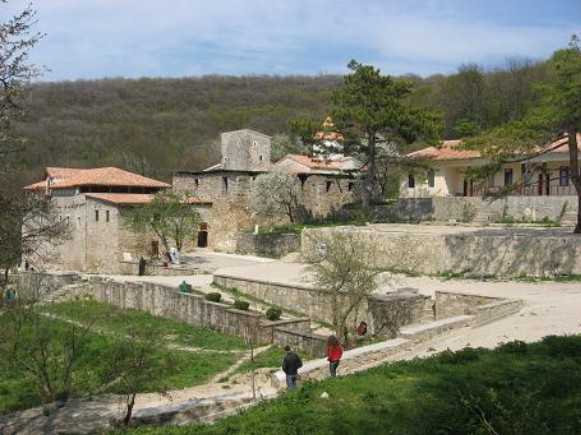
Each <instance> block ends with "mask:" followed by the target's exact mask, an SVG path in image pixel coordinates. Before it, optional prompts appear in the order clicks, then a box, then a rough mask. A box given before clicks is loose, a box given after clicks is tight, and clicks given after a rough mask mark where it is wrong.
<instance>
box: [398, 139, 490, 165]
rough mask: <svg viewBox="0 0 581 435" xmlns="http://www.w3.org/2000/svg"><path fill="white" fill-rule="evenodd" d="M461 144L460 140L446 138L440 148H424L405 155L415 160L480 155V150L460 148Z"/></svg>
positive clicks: (472, 157) (465, 157) (452, 158)
mask: <svg viewBox="0 0 581 435" xmlns="http://www.w3.org/2000/svg"><path fill="white" fill-rule="evenodd" d="M461 146H462V141H460V140H445V141H444V142H443V143H442V146H441V147H440V148H436V147H429V148H424V149H421V150H419V151H414V152H413V153H409V154H406V156H405V157H406V158H409V159H413V160H467V159H477V158H479V157H480V152H479V151H475V150H462V149H458V148H459V147H461Z"/></svg>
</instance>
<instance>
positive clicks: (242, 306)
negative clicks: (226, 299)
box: [234, 300, 250, 311]
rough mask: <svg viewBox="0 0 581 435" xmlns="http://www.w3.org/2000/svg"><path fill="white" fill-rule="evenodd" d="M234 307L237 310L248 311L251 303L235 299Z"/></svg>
mask: <svg viewBox="0 0 581 435" xmlns="http://www.w3.org/2000/svg"><path fill="white" fill-rule="evenodd" d="M234 308H236V309H237V310H242V311H248V308H250V304H249V303H248V302H246V301H240V300H235V301H234Z"/></svg>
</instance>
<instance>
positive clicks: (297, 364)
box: [282, 346, 303, 390]
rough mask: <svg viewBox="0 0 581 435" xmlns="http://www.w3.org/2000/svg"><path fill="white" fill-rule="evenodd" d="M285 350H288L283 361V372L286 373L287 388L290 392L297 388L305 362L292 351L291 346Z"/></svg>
mask: <svg viewBox="0 0 581 435" xmlns="http://www.w3.org/2000/svg"><path fill="white" fill-rule="evenodd" d="M284 350H286V356H285V357H284V360H283V361H282V371H283V372H285V373H286V388H287V390H290V389H291V388H296V387H297V377H298V372H299V369H300V368H301V367H302V366H303V362H302V361H301V358H300V357H299V356H298V355H297V354H296V353H294V352H292V351H291V348H290V346H285V347H284Z"/></svg>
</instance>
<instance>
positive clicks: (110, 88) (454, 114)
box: [17, 60, 544, 182]
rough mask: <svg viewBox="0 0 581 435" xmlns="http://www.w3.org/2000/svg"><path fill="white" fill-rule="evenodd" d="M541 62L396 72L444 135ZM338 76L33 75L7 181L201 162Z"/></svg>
mask: <svg viewBox="0 0 581 435" xmlns="http://www.w3.org/2000/svg"><path fill="white" fill-rule="evenodd" d="M543 71H544V69H543V65H542V64H538V63H531V62H526V61H514V60H513V61H510V62H507V65H506V66H505V67H504V68H502V69H500V70H495V71H489V72H483V71H482V70H481V69H480V68H479V67H478V66H476V65H464V66H462V67H460V68H459V71H458V73H457V74H453V75H450V76H442V75H438V76H432V77H428V78H425V79H423V78H420V77H416V76H407V77H406V78H407V79H410V80H413V81H415V82H417V85H418V88H419V92H418V94H417V96H416V98H417V99H418V100H419V101H420V102H423V103H425V104H426V105H429V106H431V107H434V108H437V109H438V110H440V111H441V112H442V116H443V119H444V121H445V131H444V134H443V137H444V138H453V137H460V136H467V135H470V134H474V133H475V132H477V131H478V130H479V129H482V128H488V127H491V126H494V125H498V124H500V123H503V122H506V121H507V120H508V119H510V118H514V117H520V116H522V114H523V112H524V110H525V109H526V107H527V106H528V105H529V104H531V102H532V101H533V100H534V99H535V91H534V86H533V82H534V81H536V80H537V79H542V77H543V74H544V72H543ZM385 72H386V73H388V71H385ZM341 82H342V78H341V77H340V76H331V75H325V76H316V77H267V76H250V77H224V76H207V77H201V78H183V79H164V78H151V79H150V78H144V79H139V80H128V79H122V78H116V79H103V80H94V81H76V82H57V83H38V84H35V85H34V86H33V88H32V90H31V93H30V95H29V100H28V101H27V106H28V112H27V116H26V118H25V120H24V122H23V123H21V124H20V125H19V126H18V128H19V129H20V130H21V132H22V133H23V135H25V136H26V137H28V139H29V145H28V148H27V150H26V152H24V153H22V154H21V155H20V156H19V157H18V161H17V164H18V165H19V169H20V172H21V174H22V180H17V181H18V182H28V181H31V180H33V179H36V178H38V177H39V176H40V175H41V172H42V168H43V167H45V166H59V165H66V166H79V167H87V166H98V165H99V166H103V165H114V166H119V167H123V168H126V169H128V170H132V171H136V172H139V173H142V174H145V175H149V176H153V177H158V178H161V179H166V180H167V179H169V178H170V176H171V172H172V171H173V170H176V169H191V170H199V169H203V168H205V167H207V166H209V165H211V164H213V163H215V162H217V161H218V158H219V154H218V153H217V147H216V144H217V143H218V135H219V133H220V132H222V131H227V130H234V129H239V128H253V129H256V130H258V131H261V132H264V133H267V134H275V133H284V132H286V131H287V128H288V126H287V121H288V120H289V119H292V118H313V119H321V120H322V119H323V118H324V116H325V114H326V113H327V112H328V108H329V104H330V95H331V92H332V90H333V89H335V88H336V87H337V86H339V85H340V84H341Z"/></svg>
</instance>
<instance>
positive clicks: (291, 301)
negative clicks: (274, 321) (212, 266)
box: [214, 272, 367, 324]
mask: <svg viewBox="0 0 581 435" xmlns="http://www.w3.org/2000/svg"><path fill="white" fill-rule="evenodd" d="M214 283H215V284H218V285H220V286H223V287H226V288H235V289H237V290H239V291H241V292H243V293H246V294H248V295H252V296H254V297H256V298H258V299H260V300H263V301H265V302H267V303H269V304H272V305H277V306H279V307H282V308H286V309H289V310H294V311H298V312H300V313H303V314H305V315H306V316H308V317H310V318H313V319H317V320H321V321H323V322H328V323H331V322H332V321H333V316H332V314H331V304H330V301H329V296H328V295H327V294H326V292H325V291H324V290H321V289H317V288H315V287H312V286H308V285H298V284H292V285H288V284H284V283H277V282H272V281H267V280H261V279H258V278H255V279H253V280H249V279H244V278H240V277H236V276H229V275H228V274H227V273H226V272H220V273H215V274H214ZM366 313H367V301H365V303H362V304H361V305H360V307H358V308H357V309H355V310H354V313H353V315H352V316H351V317H350V319H349V322H351V323H353V324H354V323H355V322H358V321H361V320H365V321H367V317H366Z"/></svg>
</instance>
